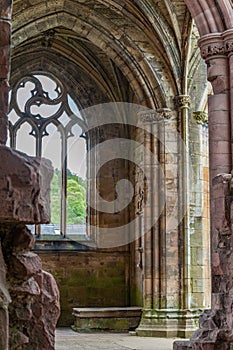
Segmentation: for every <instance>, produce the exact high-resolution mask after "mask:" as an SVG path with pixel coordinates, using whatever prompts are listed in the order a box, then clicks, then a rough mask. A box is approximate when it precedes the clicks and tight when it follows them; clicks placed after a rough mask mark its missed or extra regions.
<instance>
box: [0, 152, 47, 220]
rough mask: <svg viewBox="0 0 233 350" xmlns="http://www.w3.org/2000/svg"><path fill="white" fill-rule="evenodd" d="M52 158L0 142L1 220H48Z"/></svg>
mask: <svg viewBox="0 0 233 350" xmlns="http://www.w3.org/2000/svg"><path fill="white" fill-rule="evenodd" d="M51 179H52V167H51V162H50V161H48V160H45V159H43V158H42V159H39V158H33V157H29V156H27V155H26V154H24V153H20V152H16V151H14V150H12V149H10V148H7V147H5V146H0V220H1V222H14V221H20V222H24V223H47V222H49V219H50V208H49V201H50V190H49V188H50V181H51Z"/></svg>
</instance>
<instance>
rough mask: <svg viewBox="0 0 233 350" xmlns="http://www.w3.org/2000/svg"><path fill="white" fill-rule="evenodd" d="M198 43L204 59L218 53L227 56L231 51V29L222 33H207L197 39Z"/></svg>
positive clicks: (232, 48) (232, 49)
mask: <svg viewBox="0 0 233 350" xmlns="http://www.w3.org/2000/svg"><path fill="white" fill-rule="evenodd" d="M198 45H199V47H200V49H201V56H202V58H203V59H204V60H206V59H208V58H211V57H213V56H218V55H221V56H222V55H224V56H227V55H228V54H229V53H231V52H233V31H232V29H230V30H227V31H225V32H223V33H222V34H219V33H212V34H208V35H206V36H203V37H202V38H201V39H200V40H199V42H198Z"/></svg>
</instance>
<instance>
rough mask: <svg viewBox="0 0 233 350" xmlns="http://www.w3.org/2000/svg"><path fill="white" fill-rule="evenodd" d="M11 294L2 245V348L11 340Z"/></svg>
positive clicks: (0, 259) (0, 321)
mask: <svg viewBox="0 0 233 350" xmlns="http://www.w3.org/2000/svg"><path fill="white" fill-rule="evenodd" d="M10 300H11V298H10V294H9V291H8V288H7V284H6V266H5V262H4V259H3V255H2V247H1V245H0V349H1V350H8V341H9V330H8V326H9V320H8V309H7V307H8V304H9V302H10Z"/></svg>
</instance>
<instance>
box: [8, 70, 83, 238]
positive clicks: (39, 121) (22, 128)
mask: <svg viewBox="0 0 233 350" xmlns="http://www.w3.org/2000/svg"><path fill="white" fill-rule="evenodd" d="M84 125H85V122H84V120H83V118H82V115H81V113H80V112H79V109H78V107H77V104H76V103H75V101H74V98H72V96H71V93H70V91H69V88H68V87H67V86H66V85H65V84H64V83H63V82H62V81H60V80H59V79H57V77H54V76H53V75H51V74H37V73H35V74H31V75H26V76H24V77H23V78H21V79H20V80H19V81H18V82H16V83H15V84H14V85H13V86H12V89H11V91H10V111H9V138H8V143H9V145H10V146H11V147H12V148H15V149H17V150H19V151H22V152H25V153H27V154H29V155H31V156H38V157H41V156H43V157H46V158H49V159H50V160H51V161H52V163H53V167H54V169H55V171H54V177H53V180H52V186H51V224H50V225H36V226H35V227H34V228H33V231H34V233H35V234H36V235H37V236H40V235H43V234H51V233H52V234H56V233H59V234H61V235H62V236H63V237H66V236H67V234H70V235H72V234H73V235H75V236H76V237H77V235H78V234H85V233H86V229H85V227H86V225H85V222H86V188H85V187H86V160H85V155H86V141H87V140H86V136H85V134H84V133H83V130H84Z"/></svg>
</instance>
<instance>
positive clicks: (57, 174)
mask: <svg viewBox="0 0 233 350" xmlns="http://www.w3.org/2000/svg"><path fill="white" fill-rule="evenodd" d="M60 198H61V171H60V170H58V169H56V170H55V171H54V176H53V179H52V183H51V223H53V224H59V223H60V216H61V214H60V211H61V207H60ZM66 200H67V224H82V223H85V218H86V181H85V180H83V179H82V178H81V177H79V176H77V175H75V174H72V173H71V171H70V170H67V198H66Z"/></svg>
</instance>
